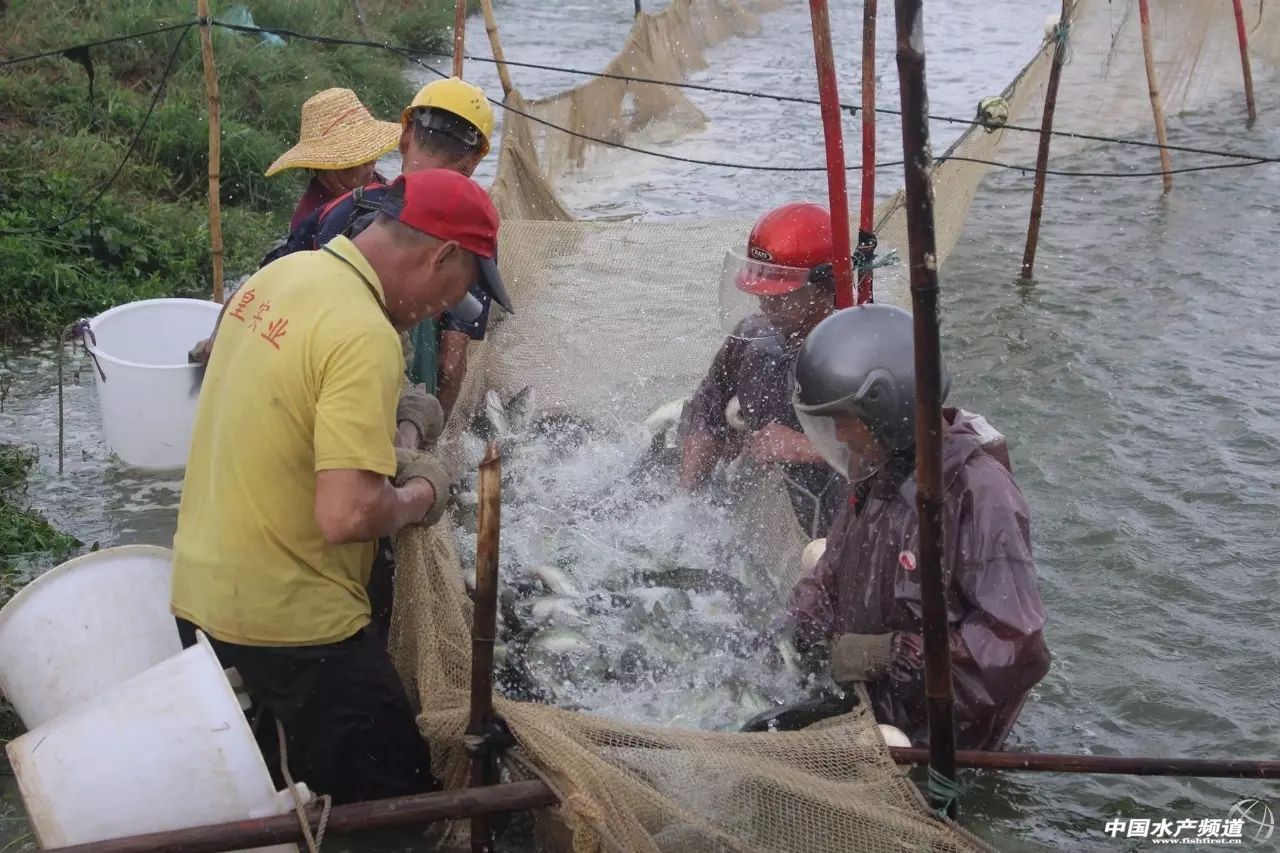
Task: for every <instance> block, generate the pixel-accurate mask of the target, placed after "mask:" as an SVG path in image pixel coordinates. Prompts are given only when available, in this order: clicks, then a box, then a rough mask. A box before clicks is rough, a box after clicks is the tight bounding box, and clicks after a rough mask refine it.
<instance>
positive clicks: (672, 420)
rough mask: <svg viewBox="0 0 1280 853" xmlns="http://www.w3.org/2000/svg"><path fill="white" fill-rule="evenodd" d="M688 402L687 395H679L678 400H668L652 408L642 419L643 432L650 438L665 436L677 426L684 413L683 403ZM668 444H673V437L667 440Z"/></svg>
mask: <svg viewBox="0 0 1280 853" xmlns="http://www.w3.org/2000/svg"><path fill="white" fill-rule="evenodd" d="M688 402H689V399H688V398H687V397H681V398H680V399H678V400H668V401H667V402H665V403H663V404H662V405H661V406H659V407H658V408H656V409H654V410H653V413H652V414H650V415H649V417H647V418H645V419H644V432H645V434H646V435H647V436H648V437H649V438H650V439H654V438H659V437H662V438H664V439H665V438H666V437H667V436H669V435H670V434H671V432H672V430H673V429H674V428H675V427H677V426H679V424H680V418H681V417H682V416H683V415H684V407H685V404H686V403H688ZM669 446H674V437H672V439H671V441H670V442H669Z"/></svg>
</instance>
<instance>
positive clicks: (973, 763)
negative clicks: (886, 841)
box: [889, 746, 1280, 779]
mask: <svg viewBox="0 0 1280 853" xmlns="http://www.w3.org/2000/svg"><path fill="white" fill-rule="evenodd" d="M889 754H890V755H891V756H893V760H894V761H896V762H897V763H898V764H924V763H926V762H927V761H928V760H929V751H928V750H926V749H913V748H909V747H896V746H891V747H889ZM956 766H957V767H974V768H979V769H983V770H1026V771H1031V772H1043V773H1099V774H1104V775H1110V774H1114V775H1126V776H1196V777H1199V778H1202V779H1214V778H1218V779H1280V761H1248V760H1219V759H1211V758H1146V757H1142V756H1125V755H1062V754H1055V753H1039V752H982V751H978V750H961V751H959V752H957V753H956Z"/></svg>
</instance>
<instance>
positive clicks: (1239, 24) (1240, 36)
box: [1231, 0, 1258, 122]
mask: <svg viewBox="0 0 1280 853" xmlns="http://www.w3.org/2000/svg"><path fill="white" fill-rule="evenodd" d="M1231 2H1232V5H1234V6H1235V10H1236V40H1237V41H1238V42H1240V68H1241V70H1243V71H1244V102H1245V105H1246V106H1247V107H1248V108H1249V121H1251V122H1252V121H1256V120H1257V118H1258V107H1257V105H1256V104H1255V103H1254V102H1253V67H1252V66H1251V65H1250V64H1249V33H1248V32H1247V31H1246V30H1245V28H1244V3H1242V2H1241V0H1231Z"/></svg>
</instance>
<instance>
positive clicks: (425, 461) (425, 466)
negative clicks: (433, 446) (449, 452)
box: [392, 447, 449, 527]
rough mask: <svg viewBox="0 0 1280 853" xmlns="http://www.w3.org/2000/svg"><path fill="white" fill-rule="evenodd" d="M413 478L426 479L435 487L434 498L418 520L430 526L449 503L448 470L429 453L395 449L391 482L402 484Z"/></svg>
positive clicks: (442, 513) (438, 518)
mask: <svg viewBox="0 0 1280 853" xmlns="http://www.w3.org/2000/svg"><path fill="white" fill-rule="evenodd" d="M413 479H422V480H426V481H427V482H428V483H430V484H431V487H432V488H433V489H435V492H436V499H435V502H434V503H432V504H431V509H429V510H427V514H426V515H425V516H424V517H423V519H422V521H420V522H418V523H419V524H422V525H424V526H426V527H430V526H431V525H433V524H435V523H436V522H437V521H439V520H440V516H442V515H444V508H445V506H446V505H447V504H448V503H449V472H448V471H446V470H445V469H444V466H443V465H441V464H440V460H438V459H436V457H435V456H433V455H432V454H430V453H415V452H414V451H412V450H405V449H404V448H402V447H401V448H397V449H396V476H395V477H394V478H393V479H392V482H393V483H395V484H396V485H397V486H403V485H405V484H406V483H408V482H409V481H410V480H413Z"/></svg>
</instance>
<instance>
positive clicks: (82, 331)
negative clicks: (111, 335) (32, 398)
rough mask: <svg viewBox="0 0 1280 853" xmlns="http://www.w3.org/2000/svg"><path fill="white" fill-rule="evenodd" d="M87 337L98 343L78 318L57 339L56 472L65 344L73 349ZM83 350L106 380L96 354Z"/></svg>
mask: <svg viewBox="0 0 1280 853" xmlns="http://www.w3.org/2000/svg"><path fill="white" fill-rule="evenodd" d="M85 338H88V339H89V341H90V343H92V344H93V345H94V346H97V345H98V339H97V337H95V336H94V334H93V329H91V328H90V327H89V321H88V320H84V319H80V320H76V321H75V322H74V323H72V324H71V325H69V326H67V327H66V328H65V329H63V330H62V336H61V337H60V338H59V339H58V473H59V474H61V473H62V459H63V456H64V454H65V450H64V448H65V447H66V427H65V423H66V421H65V416H66V411H65V409H64V407H63V401H62V388H63V386H64V385H66V375H65V371H64V363H65V361H66V350H67V344H71V347H72V349H73V350H74V349H75V345H76V341H80V342H82V343H83V342H84V339H85ZM85 351H86V352H88V353H89V358H90V359H92V360H93V366H94V367H96V368H97V369H98V375H99V376H100V377H102V381H103V382H106V381H107V374H105V373H103V372H102V365H101V364H99V363H98V356H97V355H96V354H95V353H94V352H93V350H91V349H89V348H88V347H85Z"/></svg>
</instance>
